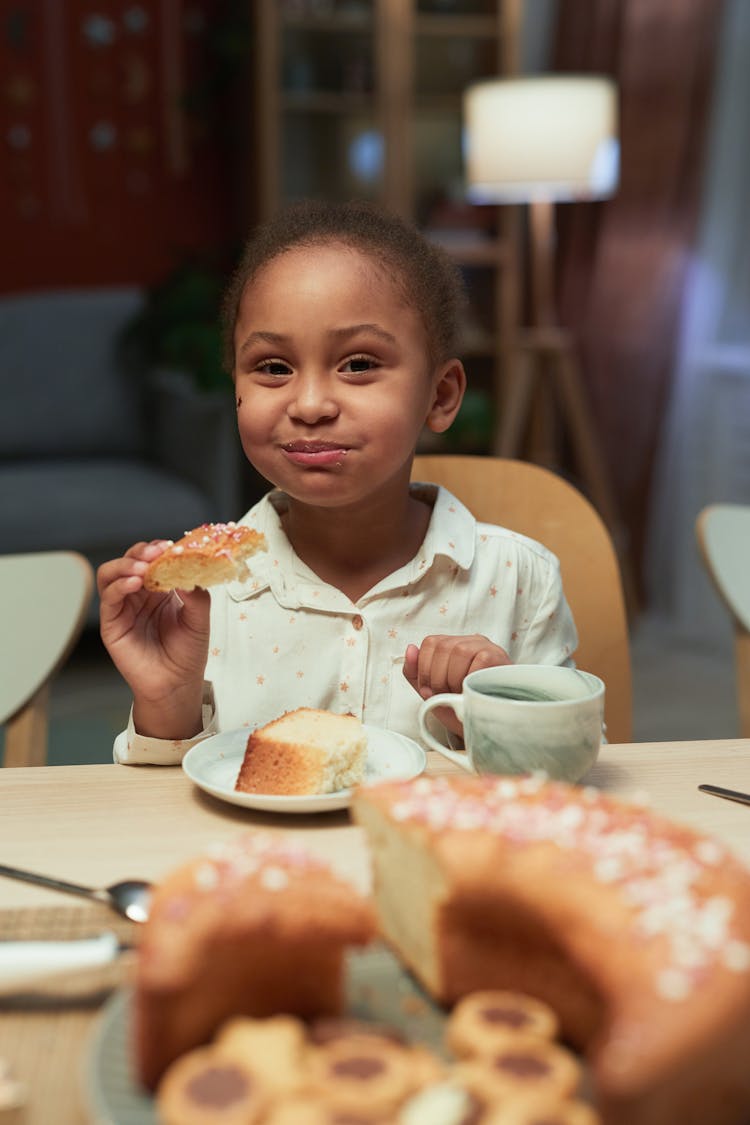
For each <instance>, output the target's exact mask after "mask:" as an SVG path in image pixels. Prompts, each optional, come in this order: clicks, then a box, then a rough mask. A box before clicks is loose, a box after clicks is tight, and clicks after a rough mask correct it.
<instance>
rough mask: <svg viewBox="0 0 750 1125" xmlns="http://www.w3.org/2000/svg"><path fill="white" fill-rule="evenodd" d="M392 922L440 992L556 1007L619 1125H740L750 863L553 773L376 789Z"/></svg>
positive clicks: (377, 851) (745, 1089)
mask: <svg viewBox="0 0 750 1125" xmlns="http://www.w3.org/2000/svg"><path fill="white" fill-rule="evenodd" d="M352 809H353V815H354V820H355V822H357V823H358V824H360V825H361V826H362V827H363V828H364V830H365V832H366V835H367V839H368V843H369V845H370V850H371V852H372V857H373V871H374V882H375V898H376V904H377V909H378V913H379V918H380V924H381V927H382V930H383V932H384V934H385V936H386V938H387V939H388V941H389V942H390V943H391V945H392V946H393V947H394V949H395V950H396V952H397V953H398V954H399V955H400V956H401V958H402V960H403V961H404V962H405V963H406V964H407V966H408V967H409V968H410V969H412V970H413V971H414V972H415V973H416V975H417V976H418V977H419V978H420V979H421V980H422V982H423V983H424V984H425V986H426V987H427V988H428V990H429V991H430V992H431V993H432V994H433V995H434V996H436V997H437V998H438V999H439V1000H441V1001H444V1002H447V1003H453V1002H454V1001H456V1000H457V999H459V998H460V997H462V996H464V995H465V994H466V993H469V992H472V991H474V990H478V989H513V990H518V991H522V992H526V993H529V994H531V995H532V996H536V997H538V998H539V999H540V1000H542V1001H544V1002H545V1003H547V1004H549V1005H550V1007H551V1008H552V1009H553V1010H554V1011H555V1013H556V1014H557V1016H558V1018H559V1020H560V1024H561V1027H562V1034H563V1035H564V1037H565V1038H566V1040H568V1041H569V1042H571V1043H573V1044H574V1045H575V1046H577V1047H579V1048H581V1049H582V1050H583V1052H584V1054H585V1055H586V1058H587V1060H588V1062H589V1064H590V1070H591V1075H592V1078H593V1081H594V1085H595V1089H596V1094H597V1105H598V1108H599V1109H600V1111H601V1113H602V1117H603V1119H604V1121H606V1122H607V1125H667V1123H669V1125H671V1123H673V1122H674V1123H675V1125H676V1123H677V1122H679V1125H703V1123H705V1122H707V1121H710V1122H711V1125H741V1123H744V1122H745V1121H746V1120H747V1112H748V1108H749V1107H750V1066H748V1058H750V873H748V870H747V868H746V867H745V866H744V865H743V864H742V863H741V862H740V861H739V860H738V859H737V858H735V857H733V856H732V855H731V854H730V853H729V851H728V850H727V849H726V848H725V847H724V846H723V845H722V844H721V843H719V842H718V841H716V840H713V839H711V838H709V837H705V836H701V835H699V834H698V833H696V832H694V831H692V830H691V829H689V828H687V827H685V826H683V825H680V824H676V823H674V822H672V821H669V820H667V819H665V818H664V817H660V816H658V815H656V814H654V813H652V812H650V811H649V810H648V809H646V808H644V807H643V806H642V805H638V804H629V803H626V802H624V801H619V800H616V799H615V798H612V797H608V796H606V795H605V794H602V793H599V792H597V791H596V790H594V789H592V788H588V787H587V788H578V787H575V786H570V785H564V784H561V783H553V782H544V781H542V780H540V779H539V778H537V777H525V778H524V777H521V778H511V777H468V776H467V777H442V778H419V779H418V780H416V781H411V782H406V781H401V782H388V783H385V784H381V785H376V786H367V787H362V788H359V789H358V790H356V792H355V794H354V797H353V805H352Z"/></svg>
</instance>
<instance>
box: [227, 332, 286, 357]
mask: <svg viewBox="0 0 750 1125" xmlns="http://www.w3.org/2000/svg"><path fill="white" fill-rule="evenodd" d="M288 339H289V337H288V336H282V334H281V333H280V332H251V333H250V335H249V336H248V337H247V339H246V340H245V341H244V342H243V343H242V344H241V345H240V353H239V354H240V355H242V353H243V352H244V351H247V349H248V348H249V347H251V346H252V345H253V344H285V343H286V342H287V341H288Z"/></svg>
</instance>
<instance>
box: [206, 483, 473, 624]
mask: <svg viewBox="0 0 750 1125" xmlns="http://www.w3.org/2000/svg"><path fill="white" fill-rule="evenodd" d="M410 487H411V492H412V495H414V496H416V497H418V498H419V499H421V500H424V501H425V502H426V503H428V504H429V505H430V506H431V507H432V515H431V517H430V522H429V525H428V528H427V534H426V535H425V537H424V541H423V542H422V545H421V547H420V548H419V550H418V551H417V553H416V555H415V556H414V558H413V559H411V561H410V562H408V563H407V564H406V566H405V567H403V568H402V570H401V571H400V572H398V574H399V576H400V577H401V578H402V580H403V581H402V582H401V584H406V583H409V584H411V583H413V582H415V581H418V580H419V579H420V578H421V577H422V576H423V575H424V574H426V573H427V571H428V570H429V569H430V568H431V567H432V566H433V564H434V563H435V560H436V559H437V558H440V557H441V556H442V557H444V558H447V559H449V560H450V561H451V562H452V563H454V564H455V565H456V566H458V567H460V568H461V569H462V570H468V569H469V567H470V566H471V564H472V562H473V559H474V551H475V546H476V520H475V519H474V517H473V516H472V514H471V513H470V512H469V510H468V509H467V508H465V507H464V505H463V504H462V503H461V501H460V500H457V499H456V497H455V496H453V495H452V494H451V493H450V492H448V491H447V489H445V488H442V487H441V486H439V485H435V484H424V483H421V482H414V483H412V485H411V486H410ZM286 503H287V498H286V495H285V493H283V492H281V491H279V490H278V489H274V490H273V491H272V492H269V493H267V494H266V495H265V496H264V497H263V499H262V500H261V501H260V502H259V503H258V504H256V505H255V507H254V508H253V509H252V510H251V511H250V512H248V514H247V515H246V516H244V517H243V519H242V520H241V521H240V522H241V523H243V524H246V525H247V526H249V527H253V528H256V529H257V530H258V531H260V532H262V533H263V535H264V536H265V539H266V548H267V549H266V551H265V552H259V553H258V554H257V555H254V556H253V558H252V559H251V561H250V564H249V566H250V572H251V575H252V577H251V578H249V579H247V580H246V581H245V582H240V581H234V582H230V583H229V584H228V585H227V592H228V594H229V596H230V597H231V598H232V600H233V601H237V602H239V601H245V600H247V599H248V598H252V597H256V596H257V595H258V594H260V593H262V592H263V591H264V590H267V589H269V587H270V588H271V589H272V590H273V593H274V596H275V597H276V599H277V600H278V601H279V603H280V604H281V605H284V606H286V607H287V608H289V609H297V608H299V607H300V606H302V605H311V606H312V605H314V604H315V600H314V599H315V598H316V595H315V593H314V591H315V590H316V589H317V590H319V588H320V585H321V583H320V579H319V578H318V577H317V575H316V574H315V573H314V572H313V571H312V570H310V568H309V567H307V566H306V565H305V563H303V562H302V560H301V559H300V558H299V557H298V556H297V555H296V554H295V552H294V551H293V549H292V545H291V543H290V542H289V540H288V539H287V537H286V535H285V533H284V530H283V528H282V526H281V515H282V514H283V512H284V510H285V507H286ZM395 578H396V575H391V576H389V578H388V579H385V580H384V582H388V583H390V582H391V581H393V580H394V579H395ZM382 585H383V584H382V583H380V584H379V585H378V587H377V589H381V588H382ZM373 592H374V591H373ZM340 596H341V598H342V600H343V602H344V603H346V605H349V604H350V603H349V602H348V599H346V598H345V597H344V595H343V594H341V595H340Z"/></svg>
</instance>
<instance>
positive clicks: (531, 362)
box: [494, 200, 637, 609]
mask: <svg viewBox="0 0 750 1125" xmlns="http://www.w3.org/2000/svg"><path fill="white" fill-rule="evenodd" d="M529 231H530V282H531V294H530V296H531V311H532V326H531V328H529V329H527V330H525V331H521V332H520V333H519V337H518V340H517V343H516V347H515V348H514V351H513V352H512V353H511V355H510V357H509V363H508V378H507V379H506V383H505V390H504V394H503V399H502V409H501V414H500V419H499V424H498V429H497V432H496V437H495V450H494V452H495V453H496V454H497V455H498V456H500V457H519V456H520V455H521V452H522V450H523V447H524V440H525V438H526V436H527V434H529V433H530V441H531V451H532V456H531V460H533V461H536V462H537V463H540V464H543V465H547V466H548V467H550V468H555V467H556V461H557V448H556V447H557V440H556V438H557V433H556V431H557V426H556V417H555V414H556V413H557V414H559V415H560V418H561V421H562V423H563V425H564V426H565V427H566V429H567V432H568V435H569V438H570V442H571V446H572V449H573V454H574V457H575V459H576V462H577V465H578V469H579V472H580V474H581V478H582V481H583V483H584V487H585V490H586V491H587V492H588V495H589V498H590V499H591V501H592V503H593V504H594V506H595V508H596V509H597V510H598V512H599V514H600V515H601V517H602V519H603V520H604V522H605V524H606V525H607V527H608V529H609V532H610V534H611V535H612V539H613V541H614V544H615V549H616V550H617V554H618V557H619V559H620V568H621V571H622V576H623V585H624V588H625V598H626V602H627V603H628V605H629V606H630V607H631V609H635V607H636V605H637V598H636V594H635V582H634V580H633V576H632V569H631V566H630V559H629V553H628V551H627V550H626V547H625V541H624V534H623V529H622V526H621V522H620V520H619V516H618V513H617V506H616V503H615V500H614V493H613V490H612V486H611V481H610V474H609V470H608V468H607V464H606V461H605V460H604V457H603V456H602V452H601V446H600V443H599V440H598V437H597V432H596V427H595V424H594V421H593V418H592V416H591V413H590V410H589V405H588V401H587V398H586V395H585V391H584V385H583V380H582V378H581V369H580V364H579V361H578V355H577V351H576V347H575V344H574V341H573V338H572V336H571V334H570V333H569V332H567V331H566V330H565V329H564V328H561V327H560V325H559V322H558V318H557V310H556V304H555V290H554V252H555V230H554V204H553V203H552V202H548V201H546V200H544V201H538V200H537V201H534V202H532V203H530V204H529Z"/></svg>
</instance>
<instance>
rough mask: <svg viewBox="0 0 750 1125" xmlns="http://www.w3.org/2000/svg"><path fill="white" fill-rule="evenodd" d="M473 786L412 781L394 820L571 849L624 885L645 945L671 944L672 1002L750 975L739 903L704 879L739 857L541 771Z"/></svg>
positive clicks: (665, 990) (606, 879) (665, 976)
mask: <svg viewBox="0 0 750 1125" xmlns="http://www.w3.org/2000/svg"><path fill="white" fill-rule="evenodd" d="M472 780H473V782H474V783H473V784H468V785H467V784H464V785H455V784H453V783H452V782H451V780H450V779H448V778H444V777H438V778H427V777H421V778H419V779H418V780H417V781H416V782H413V783H404V784H403V785H402V787H401V788H402V792H401V794H400V795H399V797H398V798H397V799H396V800H395V801H394V803H393V805H392V807H391V810H390V811H391V815H392V816H393V818H394V819H395V820H397V821H415V822H418V823H422V824H424V825H426V826H427V827H428V828H429V829H431V830H432V831H433V832H436V833H441V832H444V831H445V830H452V831H457V832H461V831H475V830H477V829H483V830H486V831H488V832H490V833H493V834H496V835H498V836H500V837H502V838H503V839H505V840H508V841H511V842H513V841H515V842H518V843H524V844H529V843H545V842H548V843H551V844H554V845H555V846H556V847H558V848H560V849H561V850H569V851H570V852H571V854H574V855H575V862H581V863H585V864H587V865H588V866H589V867H590V870H591V874H592V875H593V877H594V878H595V879H596V880H598V881H599V882H602V883H607V884H613V885H616V886H617V887H618V889H619V890H620V892H621V893H622V895H623V897H624V899H625V901H626V902H627V903H628V905H629V906H630V908H631V910H632V933H633V938H634V939H635V940H641V941H650V940H656V939H660V940H663V941H664V942H666V944H667V947H668V950H669V960H668V964H667V966H666V968H663V969H662V970H661V971H660V972H659V973H658V975H657V976H656V978H655V980H654V987H655V989H656V991H657V992H658V993H659V994H660V995H661V996H663V997H664V999H666V1000H672V1001H683V1000H686V999H688V998H689V996H690V994H691V992H692V991H693V990H694V988H695V987H697V986H698V985H699V984H700V982H701V980H702V979H705V978H706V976H707V973H708V970H709V969H710V968H711V967H712V966H715V965H717V964H720V965H723V966H724V967H725V968H726V969H728V970H729V971H730V972H735V973H747V972H750V944H748V942H747V941H744V940H741V939H740V937H738V935H737V933H736V932H735V927H734V918H733V916H734V904H733V902H732V900H731V899H730V898H729V897H727V896H725V895H720V894H719V895H717V894H713V895H707V894H706V893H705V891H704V890H703V889H702V879H703V876H704V874H705V873H706V872H707V871H710V870H711V869H716V868H717V867H720V866H721V865H723V864H724V863H726V862H727V861H728V859H729V855H728V853H727V851H726V850H725V849H724V848H723V847H722V846H721V845H720V844H719V843H718V842H717V841H715V840H712V839H710V838H700V837H697V838H696V836H695V834H694V833H692V832H691V831H689V830H685V829H682V828H681V827H679V826H676V825H671V824H669V823H668V822H667V821H666V820H662V819H660V818H658V817H654V816H652V815H651V814H649V813H647V812H646V811H645V810H644V809H643V808H642V807H640V806H639V805H636V804H625V803H622V802H616V801H612V800H608V799H607V798H606V796H604V795H602V794H600V793H598V791H596V790H594V789H592V788H591V787H587V788H586V789H585V790H577V791H576V797H577V798H578V799H576V800H575V801H571V794H570V788H569V787H568V786H565V785H561V784H558V783H555V782H548V783H546V782H545V781H544V779H543V778H540V777H539V776H538V775H533V776H532V775H530V776H522V777H518V778H508V777H502V778H488V777H484V778H476V779H472ZM581 798H582V799H581Z"/></svg>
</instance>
